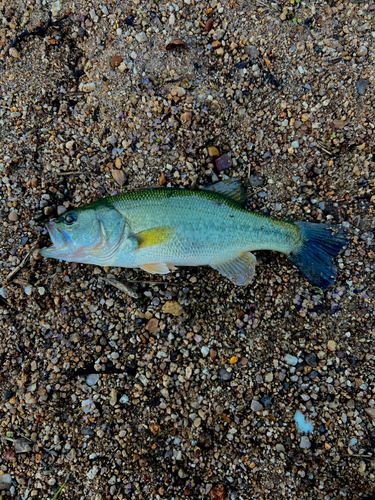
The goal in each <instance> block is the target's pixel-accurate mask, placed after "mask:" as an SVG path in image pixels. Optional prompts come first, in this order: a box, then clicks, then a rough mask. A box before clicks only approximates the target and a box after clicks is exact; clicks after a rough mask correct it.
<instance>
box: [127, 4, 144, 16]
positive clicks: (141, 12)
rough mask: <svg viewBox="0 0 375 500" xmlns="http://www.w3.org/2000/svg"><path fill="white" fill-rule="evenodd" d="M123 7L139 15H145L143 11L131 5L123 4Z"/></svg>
mask: <svg viewBox="0 0 375 500" xmlns="http://www.w3.org/2000/svg"><path fill="white" fill-rule="evenodd" d="M124 7H126V8H127V9H130V10H134V11H135V12H139V13H140V14H145V12H144V11H143V10H140V9H136V8H135V7H133V6H132V5H129V4H128V3H126V4H124Z"/></svg>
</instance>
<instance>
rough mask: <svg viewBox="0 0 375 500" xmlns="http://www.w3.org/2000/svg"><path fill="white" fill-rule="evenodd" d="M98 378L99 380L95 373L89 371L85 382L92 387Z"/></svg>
mask: <svg viewBox="0 0 375 500" xmlns="http://www.w3.org/2000/svg"><path fill="white" fill-rule="evenodd" d="M98 380H99V375H98V374H97V373H91V374H90V375H88V376H87V378H86V384H87V385H89V386H90V387H92V386H94V385H95V384H97V383H98Z"/></svg>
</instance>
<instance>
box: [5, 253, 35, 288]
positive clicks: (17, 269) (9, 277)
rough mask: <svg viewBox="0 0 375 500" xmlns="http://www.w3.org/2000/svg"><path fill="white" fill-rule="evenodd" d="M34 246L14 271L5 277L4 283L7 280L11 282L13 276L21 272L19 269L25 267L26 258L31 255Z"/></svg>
mask: <svg viewBox="0 0 375 500" xmlns="http://www.w3.org/2000/svg"><path fill="white" fill-rule="evenodd" d="M35 246H36V244H35V245H34V246H33V247H32V248H31V250H30V251H29V252H28V253H27V255H26V257H25V258H24V259H23V261H22V262H21V264H19V265H18V266H17V267H16V268H15V269H13V271H12V272H11V273H10V274H8V276H6V277H5V283H6V282H8V281H9V280H11V279H12V278H13V276H15V275H16V274H17V273H18V272H19V271H21V269H22V268H23V267H25V264H26V262H27V260H28V258H29V257H30V255H31V254H32V252H33V250H34V248H35Z"/></svg>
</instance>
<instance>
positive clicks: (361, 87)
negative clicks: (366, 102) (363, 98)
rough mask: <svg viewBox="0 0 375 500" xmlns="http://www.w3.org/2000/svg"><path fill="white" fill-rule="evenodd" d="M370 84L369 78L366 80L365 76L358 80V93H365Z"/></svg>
mask: <svg viewBox="0 0 375 500" xmlns="http://www.w3.org/2000/svg"><path fill="white" fill-rule="evenodd" d="M369 84H370V82H369V81H368V80H364V79H363V78H361V79H360V80H358V82H357V83H356V85H355V86H356V89H357V92H358V94H360V95H363V94H364V93H365V92H366V89H367V87H368V86H369Z"/></svg>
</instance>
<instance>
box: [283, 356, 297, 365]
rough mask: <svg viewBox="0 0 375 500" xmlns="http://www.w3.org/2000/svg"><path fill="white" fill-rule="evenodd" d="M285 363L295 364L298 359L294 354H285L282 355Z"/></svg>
mask: <svg viewBox="0 0 375 500" xmlns="http://www.w3.org/2000/svg"><path fill="white" fill-rule="evenodd" d="M284 361H285V363H287V364H288V365H291V366H296V364H297V363H298V359H297V358H296V357H295V356H292V355H291V354H286V355H285V357H284Z"/></svg>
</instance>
